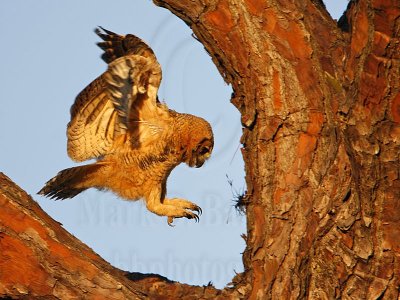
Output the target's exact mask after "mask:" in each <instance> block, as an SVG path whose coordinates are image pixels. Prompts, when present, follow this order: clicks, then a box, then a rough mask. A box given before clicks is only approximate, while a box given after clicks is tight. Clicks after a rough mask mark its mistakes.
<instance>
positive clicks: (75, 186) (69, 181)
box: [38, 163, 104, 200]
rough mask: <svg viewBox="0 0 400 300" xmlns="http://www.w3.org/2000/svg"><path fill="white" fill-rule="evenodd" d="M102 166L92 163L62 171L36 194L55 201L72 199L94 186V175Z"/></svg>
mask: <svg viewBox="0 0 400 300" xmlns="http://www.w3.org/2000/svg"><path fill="white" fill-rule="evenodd" d="M103 166H104V165H103V164H101V163H94V164H90V165H84V166H79V167H73V168H69V169H65V170H62V171H60V172H58V174H57V175H56V176H54V177H53V178H52V179H50V180H49V181H47V182H46V185H45V186H44V187H43V188H42V189H41V190H40V191H39V192H38V194H39V195H43V196H46V197H49V198H52V199H57V200H58V199H68V198H73V197H75V196H76V195H78V194H79V193H81V192H83V191H84V190H86V189H88V188H91V187H94V186H96V181H97V180H96V173H97V172H98V171H99V170H100V168H102V167H103Z"/></svg>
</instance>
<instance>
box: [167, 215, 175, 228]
mask: <svg viewBox="0 0 400 300" xmlns="http://www.w3.org/2000/svg"><path fill="white" fill-rule="evenodd" d="M172 222H174V218H173V217H168V220H167V223H168V225H169V226H171V227H175V225H173V224H172Z"/></svg>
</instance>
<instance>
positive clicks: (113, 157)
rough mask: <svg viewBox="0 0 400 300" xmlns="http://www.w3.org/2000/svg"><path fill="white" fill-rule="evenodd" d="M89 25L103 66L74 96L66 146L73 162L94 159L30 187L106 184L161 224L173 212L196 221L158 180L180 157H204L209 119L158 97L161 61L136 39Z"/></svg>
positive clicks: (75, 190) (194, 160) (63, 194)
mask: <svg viewBox="0 0 400 300" xmlns="http://www.w3.org/2000/svg"><path fill="white" fill-rule="evenodd" d="M95 32H96V34H97V35H98V36H99V37H100V38H101V39H102V40H103V42H100V43H98V46H99V47H100V48H102V49H103V50H104V53H103V55H102V59H103V60H104V61H105V62H106V63H107V64H108V69H107V71H105V72H104V73H103V74H102V75H100V76H99V77H98V78H97V79H95V80H94V81H93V82H92V83H90V84H89V85H88V86H87V87H86V88H85V89H84V90H83V91H82V92H81V93H80V94H79V95H78V96H77V97H76V99H75V103H74V104H73V105H72V107H71V121H70V122H69V123H68V127H67V137H68V146H67V148H68V155H69V156H70V157H71V158H72V159H73V160H74V161H78V162H81V161H85V160H89V159H93V158H94V159H96V162H95V163H92V164H87V165H82V166H78V167H73V168H69V169H65V170H62V171H60V172H59V173H58V174H57V176H55V177H54V178H52V179H50V180H49V181H48V182H47V183H46V185H45V186H44V187H43V188H42V189H41V190H40V191H39V192H38V193H39V194H41V195H44V196H48V197H50V198H55V199H67V198H72V197H74V196H76V195H77V194H79V193H81V192H82V191H84V190H86V189H88V188H97V189H99V190H103V189H106V190H110V191H112V192H114V193H116V194H117V195H119V196H120V197H122V198H124V199H126V200H138V199H144V200H145V202H146V207H147V209H148V210H149V211H151V212H153V213H155V214H157V215H159V216H166V217H168V224H169V225H171V224H172V222H173V220H174V218H182V217H185V218H188V219H195V220H196V221H198V220H199V215H200V214H201V208H200V207H199V206H197V205H196V204H194V203H192V202H190V201H188V200H184V199H178V198H173V199H168V198H165V195H166V182H167V178H168V176H169V174H170V173H171V171H172V170H173V169H174V168H175V167H176V166H177V165H179V164H180V163H182V162H185V163H186V164H187V165H189V166H190V167H196V168H198V167H201V166H202V165H203V164H204V162H205V161H206V159H208V158H209V157H210V155H211V152H212V150H213V146H214V138H213V132H212V129H211V126H210V124H209V123H208V122H207V121H205V120H204V119H202V118H200V117H196V116H193V115H190V114H183V113H178V112H176V111H173V110H171V109H168V107H167V105H166V104H163V103H160V102H159V101H158V97H157V92H158V88H159V85H160V82H161V67H160V65H159V63H158V62H157V59H156V57H155V55H154V52H153V51H152V50H151V49H150V47H149V46H147V45H146V44H145V43H144V42H143V41H142V40H141V39H139V38H138V37H136V36H134V35H131V34H128V35H126V36H121V35H118V34H116V33H113V32H111V31H109V30H106V29H104V28H102V27H99V28H97V29H96V30H95Z"/></svg>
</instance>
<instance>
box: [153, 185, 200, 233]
mask: <svg viewBox="0 0 400 300" xmlns="http://www.w3.org/2000/svg"><path fill="white" fill-rule="evenodd" d="M179 200H180V201H179ZM179 200H178V201H177V200H171V199H163V200H162V201H161V190H159V189H153V190H152V191H151V192H150V195H149V196H148V197H147V198H146V207H147V209H148V210H149V211H151V212H153V213H155V214H157V215H159V216H166V217H168V225H170V226H172V225H171V223H172V222H173V220H174V218H188V219H195V220H196V221H199V216H198V215H196V214H195V213H193V212H191V210H194V211H197V212H198V213H199V212H200V211H201V209H200V207H198V206H197V205H195V204H193V203H191V202H189V201H187V200H182V199H179ZM175 201H176V202H175ZM178 202H179V203H181V205H176V203H178Z"/></svg>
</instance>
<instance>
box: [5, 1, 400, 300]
mask: <svg viewBox="0 0 400 300" xmlns="http://www.w3.org/2000/svg"><path fill="white" fill-rule="evenodd" d="M154 2H155V3H156V4H157V5H160V6H163V7H166V8H167V9H169V10H170V11H172V12H173V13H174V14H175V15H177V16H178V17H180V18H181V19H182V20H184V21H185V22H186V23H187V24H188V25H189V26H190V27H191V28H192V30H193V32H194V34H195V35H196V37H197V38H198V39H199V41H200V42H201V43H203V44H204V46H205V48H206V49H207V51H208V53H209V54H210V55H211V57H212V59H213V61H214V63H215V64H216V66H217V67H218V69H219V71H220V73H221V75H222V76H223V77H224V79H225V81H226V82H227V83H229V84H231V85H232V88H233V91H234V93H233V95H232V99H231V100H232V103H233V104H234V105H235V106H236V107H237V108H238V109H239V111H240V112H241V114H242V125H243V137H242V143H243V149H242V153H243V157H244V161H245V165H246V182H247V193H246V195H245V196H244V197H243V199H240V200H241V202H240V204H241V205H244V207H245V208H246V214H247V228H248V232H247V236H246V241H247V247H246V250H245V252H244V254H243V262H244V267H245V271H244V273H243V274H239V275H238V276H236V277H235V278H234V279H233V283H234V287H233V288H230V289H229V288H226V289H224V290H216V289H214V288H213V287H192V286H188V285H183V284H179V283H174V282H170V281H168V280H166V279H163V278H160V277H159V276H158V277H157V276H147V275H140V274H135V276H133V275H130V276H129V275H128V274H126V273H123V272H122V271H119V270H116V269H114V268H112V267H111V266H110V265H108V264H107V263H106V262H104V261H103V260H102V259H101V258H100V257H98V256H97V255H95V254H93V253H92V252H91V250H90V249H88V248H87V247H86V246H84V245H82V244H81V243H80V242H78V241H77V240H76V239H74V238H73V237H72V236H70V235H69V234H67V233H66V232H65V231H64V230H63V229H62V228H61V227H60V226H59V225H58V224H57V223H55V222H54V221H52V220H51V219H50V218H49V217H48V216H47V215H45V213H43V212H42V211H41V210H40V208H39V207H38V206H37V205H36V204H34V202H32V200H31V199H30V198H29V197H28V196H27V195H25V194H23V192H22V191H20V190H18V189H17V188H15V187H12V185H11V184H10V183H9V182H8V181H7V179H5V178H4V177H3V178H0V179H1V181H0V183H1V190H0V201H1V202H2V210H1V211H0V216H1V218H0V226H1V227H0V230H1V231H0V245H1V247H2V251H1V253H0V296H2V295H13V296H19V295H24V294H25V295H39V296H40V295H48V296H49V298H51V297H50V296H58V295H64V294H63V293H71V294H68V295H76V297H78V298H79V295H82V294H83V295H86V296H87V298H91V297H92V298H94V297H95V296H99V295H102V296H104V295H106V296H107V297H108V298H109V299H113V298H115V299H119V298H121V299H123V298H124V297H125V298H128V299H131V298H139V299H140V298H149V297H150V298H151V299H157V295H158V297H159V299H176V298H177V297H182V298H185V297H188V299H189V298H191V297H192V298H193V299H199V298H201V297H202V298H204V299H217V298H220V299H229V298H231V299H237V298H246V299H305V298H309V299H339V298H342V299H398V298H399V297H400V295H399V288H400V238H398V236H399V235H400V209H399V206H398V202H399V200H400V180H399V172H400V171H399V169H400V161H399V160H400V156H399V153H400V125H399V123H400V94H399V88H400V81H399V78H400V74H399V73H400V39H399V38H400V3H399V1H398V0H375V1H373V0H358V1H350V2H349V6H348V9H347V11H346V14H345V16H344V17H342V18H341V20H340V22H339V26H340V27H338V25H337V23H336V22H335V21H333V20H332V19H331V17H330V16H329V14H328V13H327V12H326V10H325V8H324V6H323V3H322V1H320V0H314V1H312V0H289V1H287V0H271V1H266V0H191V1H189V0H154ZM3 249H6V251H4V250H3ZM19 268H22V269H23V271H22V273H23V274H24V275H26V276H22V277H20V278H19V279H18V278H17V277H16V276H10V274H18V273H16V272H18V269H19ZM3 270H6V271H3ZM139 277H140V278H139ZM138 278H139V279H138ZM129 279H132V280H129ZM138 280H139V281H138ZM60 293H61V294H60ZM27 297H28V296H27ZM112 297H113V298H112Z"/></svg>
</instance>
